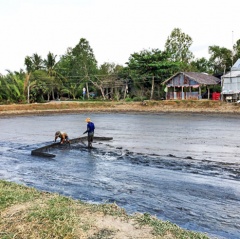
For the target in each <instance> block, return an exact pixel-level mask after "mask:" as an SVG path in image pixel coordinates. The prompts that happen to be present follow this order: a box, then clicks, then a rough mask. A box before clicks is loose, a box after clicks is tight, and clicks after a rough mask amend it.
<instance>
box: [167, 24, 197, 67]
mask: <svg viewBox="0 0 240 239" xmlns="http://www.w3.org/2000/svg"><path fill="white" fill-rule="evenodd" d="M192 43H193V40H192V38H191V37H190V36H189V35H187V34H186V33H184V32H182V30H181V29H179V28H175V29H173V31H172V32H171V34H170V36H169V37H168V38H167V41H166V43H165V51H166V52H168V53H169V54H170V59H171V60H172V61H175V62H181V63H182V66H181V67H182V69H183V70H185V69H187V67H188V64H189V63H190V62H191V60H192V59H193V58H194V57H193V53H192V52H191V51H190V47H191V45H192Z"/></svg>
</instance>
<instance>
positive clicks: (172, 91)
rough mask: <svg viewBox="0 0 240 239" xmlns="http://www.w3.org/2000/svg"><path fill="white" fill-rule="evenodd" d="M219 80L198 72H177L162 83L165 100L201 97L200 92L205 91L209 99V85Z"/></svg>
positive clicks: (215, 83)
mask: <svg viewBox="0 0 240 239" xmlns="http://www.w3.org/2000/svg"><path fill="white" fill-rule="evenodd" d="M219 82H220V80H219V79H218V78H217V77H215V76H212V75H208V74H206V73H199V72H179V73H177V74H175V75H173V76H171V77H170V78H169V79H167V80H165V81H164V82H163V83H162V84H163V85H166V87H165V92H166V99H167V100H172V99H174V100H177V99H178V100H185V99H194V100H197V99H202V94H204V93H207V98H208V99H210V87H211V86H214V85H217V84H218V83H219Z"/></svg>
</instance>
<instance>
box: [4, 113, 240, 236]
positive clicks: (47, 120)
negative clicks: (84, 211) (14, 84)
mask: <svg viewBox="0 0 240 239" xmlns="http://www.w3.org/2000/svg"><path fill="white" fill-rule="evenodd" d="M89 116H90V117H91V118H92V120H93V122H94V123H95V125H96V133H95V135H96V136H107V137H113V138H114V139H113V141H104V142H95V143H94V147H95V148H94V149H93V150H91V151H88V150H87V149H86V148H83V146H84V145H82V144H79V145H72V146H71V147H70V148H68V147H64V146H63V147H60V148H59V149H54V150H52V151H51V153H55V154H56V157H55V158H54V159H49V158H41V157H36V156H31V154H30V153H31V150H33V149H36V148H38V147H41V146H45V145H47V144H49V143H52V142H53V139H54V133H55V132H56V131H57V130H62V131H66V132H68V134H69V136H70V138H76V137H79V136H82V133H83V132H84V131H85V128H86V123H85V122H84V120H85V118H86V117H89ZM0 132H1V139H0V178H1V179H5V180H8V181H13V182H17V183H21V184H24V185H27V186H31V187H35V188H37V189H40V190H46V191H50V192H59V193H61V194H63V195H67V196H71V197H73V198H76V199H81V200H84V201H88V202H94V203H102V202H116V203H117V204H118V205H119V206H121V207H123V208H125V209H126V210H127V212H128V213H134V212H148V213H150V214H153V215H156V216H157V217H158V218H160V219H163V220H169V221H171V222H173V223H176V224H178V225H179V226H181V227H184V228H186V229H190V230H195V231H200V232H206V233H208V235H210V236H211V237H213V238H230V239H235V238H240V159H239V155H240V140H239V137H240V121H239V117H238V116H227V115H219V116H217V115H200V114H148V115H146V114H91V115H83V114H69V115H51V116H24V117H11V118H1V119H0Z"/></svg>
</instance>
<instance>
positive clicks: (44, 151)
mask: <svg viewBox="0 0 240 239" xmlns="http://www.w3.org/2000/svg"><path fill="white" fill-rule="evenodd" d="M87 138H88V137H87V136H84V137H79V138H75V139H71V140H69V142H70V145H71V144H77V143H83V141H87ZM112 139H113V138H112V137H98V136H94V138H93V140H94V141H108V140H112ZM64 145H67V143H65V144H64ZM59 146H62V144H60V142H59V143H53V144H49V145H46V146H43V147H41V148H37V149H34V150H32V151H31V155H34V156H40V157H48V158H54V157H55V156H56V155H55V154H51V153H49V150H50V149H52V148H55V147H59Z"/></svg>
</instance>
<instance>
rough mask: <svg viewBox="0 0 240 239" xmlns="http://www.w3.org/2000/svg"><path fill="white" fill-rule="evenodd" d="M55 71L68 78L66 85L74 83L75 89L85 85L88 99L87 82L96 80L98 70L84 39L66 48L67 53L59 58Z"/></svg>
mask: <svg viewBox="0 0 240 239" xmlns="http://www.w3.org/2000/svg"><path fill="white" fill-rule="evenodd" d="M56 69H57V71H58V72H59V73H61V75H63V76H64V77H67V78H68V81H69V82H68V84H70V83H76V84H73V85H75V86H76V87H77V88H78V87H79V85H82V83H84V84H86V88H87V96H88V98H89V87H88V82H89V81H90V80H91V81H95V80H96V79H95V77H94V75H95V74H96V73H97V70H98V68H97V60H96V58H95V56H94V53H93V50H92V48H91V47H90V45H89V42H88V41H87V40H86V39H84V38H81V39H80V41H79V43H78V44H77V45H76V46H75V47H74V48H68V49H67V53H66V54H65V55H63V56H61V57H60V60H59V62H58V63H57V66H56ZM77 83H78V84H77Z"/></svg>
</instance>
